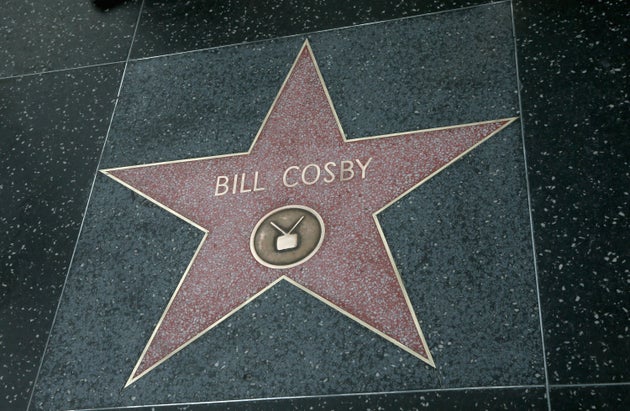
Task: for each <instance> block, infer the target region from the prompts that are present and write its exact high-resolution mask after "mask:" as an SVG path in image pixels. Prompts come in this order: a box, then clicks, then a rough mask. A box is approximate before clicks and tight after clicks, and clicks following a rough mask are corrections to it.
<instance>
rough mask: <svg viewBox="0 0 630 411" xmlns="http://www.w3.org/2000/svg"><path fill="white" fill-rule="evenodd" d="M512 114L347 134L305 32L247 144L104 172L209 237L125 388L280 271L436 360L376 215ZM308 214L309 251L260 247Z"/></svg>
mask: <svg viewBox="0 0 630 411" xmlns="http://www.w3.org/2000/svg"><path fill="white" fill-rule="evenodd" d="M516 119H517V118H516V117H514V118H506V119H499V120H492V121H484V122H478V123H471V124H464V125H457V126H451V127H441V128H434V129H428V130H419V131H410V132H403V133H395V134H388V135H382V136H373V137H364V138H357V139H351V140H347V139H346V136H345V133H344V132H343V129H342V127H341V124H340V122H339V118H338V116H337V113H336V111H335V109H334V106H333V103H332V100H331V98H330V95H329V94H328V90H327V88H326V86H325V83H324V80H323V77H322V75H321V72H320V70H319V68H318V66H317V63H316V61H315V57H314V55H313V52H312V50H311V46H310V44H309V42H308V40H306V41H305V42H304V44H303V46H302V48H301V50H300V52H299V53H298V56H297V58H296V59H295V62H294V63H293V65H292V67H291V69H290V71H289V74H288V75H287V77H286V79H285V81H284V83H283V84H282V86H281V88H280V90H279V92H278V94H277V96H276V98H275V99H274V102H273V104H272V105H271V108H270V110H269V112H268V113H267V115H266V117H265V119H264V120H263V123H262V125H261V127H260V129H259V131H258V133H257V135H256V137H255V139H254V141H253V143H252V145H251V147H250V149H249V150H248V151H247V152H245V153H236V154H228V155H219V156H210V157H202V158H193V159H184V160H176V161H167V162H160V163H152V164H143V165H135V166H128V167H118V168H111V169H104V170H101V172H102V173H104V174H105V175H107V176H109V177H111V178H112V179H114V180H115V181H117V182H119V183H120V184H122V185H124V186H126V187H127V188H129V189H131V190H133V191H134V192H136V193H138V194H139V195H141V196H143V197H145V198H147V199H148V200H150V201H151V202H153V203H155V204H156V205H158V206H160V207H162V208H163V209H165V210H167V211H168V212H170V213H172V214H174V215H176V216H177V217H179V218H181V219H182V220H184V221H186V222H188V223H189V224H192V225H193V226H195V227H196V228H198V229H199V230H201V231H203V232H204V233H205V235H204V237H203V239H202V241H201V243H200V244H199V246H198V248H197V250H196V252H195V254H194V256H193V258H192V260H191V261H190V263H189V265H188V267H187V269H186V271H185V273H184V274H183V276H182V279H181V280H180V282H179V284H178V286H177V288H176V290H175V292H174V293H173V295H172V297H171V299H170V301H169V303H168V305H167V307H166V308H165V310H164V312H163V314H162V316H161V318H160V320H159V321H158V323H157V325H156V327H155V329H154V331H153V333H152V335H151V337H150V339H149V341H148V342H147V344H146V346H145V348H144V350H143V352H142V354H141V355H140V358H139V359H138V361H137V363H136V365H135V367H134V368H133V371H132V373H131V375H130V376H129V378H128V380H127V382H126V384H125V387H127V386H129V385H130V384H132V383H134V382H135V381H137V380H138V379H140V378H142V377H143V376H145V375H146V374H147V373H149V372H150V371H151V370H153V369H155V368H156V367H157V366H159V365H160V364H162V363H163V362H164V361H166V360H167V359H169V358H170V357H171V356H173V355H174V354H176V353H177V352H179V351H180V350H182V349H183V348H185V347H186V346H187V345H188V344H190V343H192V342H193V341H195V340H196V339H197V338H199V337H201V336H202V335H203V334H205V333H206V332H207V331H209V330H210V329H212V328H213V327H215V326H216V325H218V324H219V323H221V322H222V321H223V320H225V319H226V318H228V317H230V316H231V315H232V314H234V313H235V312H236V311H238V310H239V309H241V308H242V307H244V306H245V305H247V304H248V303H250V302H251V301H253V300H254V299H255V298H257V297H258V296H260V295H261V294H262V293H264V292H265V291H267V290H268V289H270V288H271V287H273V286H274V285H275V284H277V283H278V282H279V281H282V280H284V281H287V282H289V283H290V284H293V285H295V286H296V287H298V288H299V289H301V290H303V291H305V292H306V293H308V294H309V295H311V296H313V297H315V298H317V299H318V300H320V301H322V302H324V303H325V304H327V305H328V306H330V307H332V308H334V309H335V310H337V311H339V312H341V313H342V314H344V315H346V316H347V317H349V318H351V319H353V320H354V321H356V322H358V323H359V324H361V325H363V326H364V327H366V328H368V329H369V330H371V331H373V332H375V333H376V334H378V335H380V336H381V337H383V338H385V339H386V340H388V341H390V342H392V343H393V344H395V345H396V346H398V347H399V348H401V349H403V350H405V351H406V352H408V353H410V354H412V355H414V356H416V357H417V358H419V359H420V360H422V361H423V362H425V363H426V364H428V365H430V366H432V367H435V363H434V361H433V358H432V356H431V353H430V351H429V349H428V345H427V343H426V340H425V338H424V335H423V333H422V330H421V328H420V324H419V322H418V319H417V317H416V313H415V311H414V309H413V307H412V305H411V301H410V300H409V296H408V295H407V292H406V289H405V286H404V283H403V280H402V278H401V276H400V273H399V271H398V269H397V267H396V263H395V261H394V258H393V256H392V253H391V251H390V249H389V246H388V244H387V240H386V239H385V235H384V233H383V230H382V228H381V226H380V223H379V221H378V218H377V216H378V214H379V213H380V212H382V211H383V210H385V209H386V208H388V207H389V206H391V205H392V204H393V203H395V202H396V201H398V200H399V199H400V198H402V197H403V196H405V195H406V194H408V193H409V192H410V191H412V190H414V189H415V188H417V187H418V186H419V185H421V184H422V183H424V182H425V181H427V180H428V179H430V178H431V177H433V176H434V175H436V174H437V173H439V172H440V171H441V170H443V169H444V168H445V167H448V166H449V165H450V164H452V163H453V162H455V161H456V160H458V159H459V158H461V157H462V156H464V155H465V154H466V153H468V152H469V151H470V150H472V149H474V148H475V147H476V146H477V145H479V144H481V143H482V142H484V141H485V140H487V139H488V138H490V137H491V136H493V135H494V134H496V133H498V132H499V131H501V130H502V129H504V128H505V127H507V126H508V125H509V124H511V123H512V122H514V121H515V120H516ZM248 160H249V161H248ZM253 166H255V167H253ZM288 208H289V209H294V210H289V211H291V212H294V213H297V214H292V215H290V214H287V217H283V218H286V219H288V220H287V222H289V223H290V224H289V225H287V224H288V223H286V222H285V225H284V228H283V227H282V226H280V225H277V224H276V223H274V221H272V220H265V218H271V217H269V216H272V217H273V216H275V215H277V216H278V218H280V217H281V216H284V214H286V213H288V211H287V209H288ZM300 210H306V211H303V212H302V211H300ZM356 210H359V211H356ZM276 211H277V212H278V213H279V214H274V212H276ZM307 211H308V213H310V215H312V217H311V218H310V221H311V223H310V224H311V225H312V226H313V225H317V223H313V222H315V221H320V224H321V227H320V228H321V229H320V231H318V232H319V233H320V234H319V235H321V236H322V238H320V239H319V243H317V245H316V247H315V246H314V247H313V250H312V251H309V253H310V254H308V257H306V258H303V257H300V256H297V257H295V258H294V259H293V260H291V259H290V261H289V263H287V264H286V268H285V267H283V266H282V264H284V263H278V264H280V265H278V264H276V263H275V262H274V263H273V264H268V263H267V262H266V261H265V257H264V256H263V257H261V256H260V255H258V254H257V253H258V251H256V250H255V241H258V240H257V239H258V237H257V236H258V235H259V234H257V233H258V231H256V230H258V229H260V227H261V224H262V225H263V228H265V227H264V225H265V224H267V222H269V223H273V226H274V227H275V228H276V229H277V230H278V231H279V232H281V233H282V234H283V237H285V238H284V240H287V241H286V242H285V243H283V244H284V245H283V246H282V247H288V248H289V252H293V248H295V249H296V250H297V249H299V247H301V245H300V243H299V242H297V240H296V241H293V240H294V239H292V238H289V237H290V236H291V235H293V236H298V235H301V236H302V237H304V236H307V235H308V234H306V232H303V233H301V232H300V230H306V229H307V228H308V227H307V225H308V220H304V221H307V222H305V223H304V224H303V225H302V223H301V221H302V219H303V218H304V216H306V215H307V214H305V213H307ZM281 213H284V214H281ZM300 213H302V217H301V218H299V219H298V216H299V215H300ZM320 214H321V217H320ZM291 219H293V220H291ZM298 220H299V221H298ZM236 221H238V222H239V224H238V225H237V227H235V228H230V231H229V232H228V231H227V228H225V226H226V222H227V223H230V222H232V223H234V222H236ZM291 226H293V227H291ZM324 226H325V227H324ZM266 229H267V230H268V232H273V230H272V229H269V228H268V227H267V228H266ZM252 230H254V231H253V232H252ZM294 230H295V231H294ZM293 231H294V232H293ZM265 235H269V234H268V233H267V234H265V233H264V232H263V234H260V236H262V237H260V238H264V236H265ZM229 240H235V241H229ZM276 241H278V240H276ZM314 243H315V242H314ZM278 244H279V243H278ZM320 246H321V248H320ZM261 250H262V249H261ZM339 250H342V251H343V250H347V251H348V252H346V253H343V252H340V251H339ZM276 251H277V250H276ZM265 252H266V251H265ZM260 253H263V251H260ZM272 253H273V251H272ZM277 253H279V252H278V251H277ZM348 261H349V262H348ZM234 271H238V272H236V273H235V272H234Z"/></svg>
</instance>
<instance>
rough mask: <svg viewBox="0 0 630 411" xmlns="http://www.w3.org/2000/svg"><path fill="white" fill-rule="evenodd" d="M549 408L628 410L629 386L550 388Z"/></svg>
mask: <svg viewBox="0 0 630 411" xmlns="http://www.w3.org/2000/svg"><path fill="white" fill-rule="evenodd" d="M550 394H551V395H550V397H551V406H552V407H553V408H554V409H559V410H627V409H628V408H630V386H629V385H628V384H625V385H609V386H591V387H562V388H552V389H551V393H550Z"/></svg>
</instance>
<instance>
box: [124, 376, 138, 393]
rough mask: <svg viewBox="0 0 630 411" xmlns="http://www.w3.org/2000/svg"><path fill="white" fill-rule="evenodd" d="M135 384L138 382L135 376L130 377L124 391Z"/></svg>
mask: <svg viewBox="0 0 630 411" xmlns="http://www.w3.org/2000/svg"><path fill="white" fill-rule="evenodd" d="M134 382H136V380H135V379H133V376H131V377H129V379H128V380H127V382H126V383H125V385H124V386H123V388H122V389H123V390H124V389H126V388H127V387H129V386H130V385H131V384H133V383H134Z"/></svg>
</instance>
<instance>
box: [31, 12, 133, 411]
mask: <svg viewBox="0 0 630 411" xmlns="http://www.w3.org/2000/svg"><path fill="white" fill-rule="evenodd" d="M143 6H144V0H142V3H141V4H140V10H139V11H138V18H137V19H136V25H135V27H134V31H133V36H132V38H131V43H130V45H129V51H128V53H127V60H126V61H125V66H124V68H123V72H122V75H121V77H120V84H119V86H118V92H117V94H116V100H114V108H113V109H112V114H111V116H110V118H109V125H108V127H107V132H106V133H105V139H104V141H103V147H102V148H101V154H100V156H99V159H98V161H97V163H96V169H95V170H94V178H93V179H92V185H91V187H90V192H89V194H88V198H87V201H86V202H85V208H84V210H83V218H82V219H81V225H80V226H79V231H78V233H77V239H76V241H75V243H74V249H73V250H72V256H71V257H70V262H69V263H68V269H67V270H66V278H65V279H64V283H63V286H62V288H61V293H60V294H59V301H58V302H57V308H56V309H55V315H54V316H53V320H52V323H51V325H50V330H49V332H48V338H47V339H46V345H45V346H44V350H43V351H42V354H41V358H40V360H39V367H38V368H37V374H35V379H34V380H33V385H32V387H31V395H30V396H29V400H28V403H27V405H26V410H27V411H28V410H29V409H30V408H31V404H32V403H33V396H34V394H35V387H36V386H37V380H38V379H39V375H40V372H41V370H42V366H43V364H44V358H45V356H46V351H47V350H48V345H49V344H50V339H51V337H52V334H53V327H54V326H55V322H56V321H57V315H58V314H59V308H60V307H61V301H62V299H63V295H64V292H65V290H66V284H67V283H68V277H69V276H70V270H71V269H72V264H73V263H74V257H75V255H76V253H77V248H78V246H79V238H81V233H82V232H83V226H84V224H85V219H86V217H87V214H88V207H89V205H90V200H91V199H92V193H93V192H94V185H95V184H96V179H97V178H98V174H99V173H98V169H99V166H100V164H101V161H102V160H103V154H104V153H105V146H106V145H107V140H108V138H109V133H110V131H111V128H112V123H113V122H114V115H115V114H116V108H117V107H118V100H119V97H120V90H121V89H122V85H123V81H124V80H125V73H126V71H127V65H128V64H129V57H130V56H131V49H132V48H133V43H134V40H135V38H136V33H137V31H138V25H139V23H140V16H141V15H142V9H143ZM60 71H61V70H60Z"/></svg>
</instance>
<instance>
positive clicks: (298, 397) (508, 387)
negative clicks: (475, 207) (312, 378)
mask: <svg viewBox="0 0 630 411" xmlns="http://www.w3.org/2000/svg"><path fill="white" fill-rule="evenodd" d="M544 387H545V386H544V385H505V386H488V387H457V388H435V389H423V390H408V391H382V392H357V393H345V394H325V395H295V396H283V397H259V398H244V399H238V400H218V401H199V402H178V403H172V404H150V405H127V406H120V407H115V408H112V407H105V408H101V407H99V408H81V409H76V410H73V411H110V410H132V409H138V408H144V407H152V408H153V407H158V408H161V407H181V406H190V405H193V406H194V405H218V404H238V403H253V402H264V401H285V400H309V399H331V398H348V397H361V396H366V397H373V396H377V395H405V394H431V393H441V392H458V391H482V390H514V389H535V388H544Z"/></svg>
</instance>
